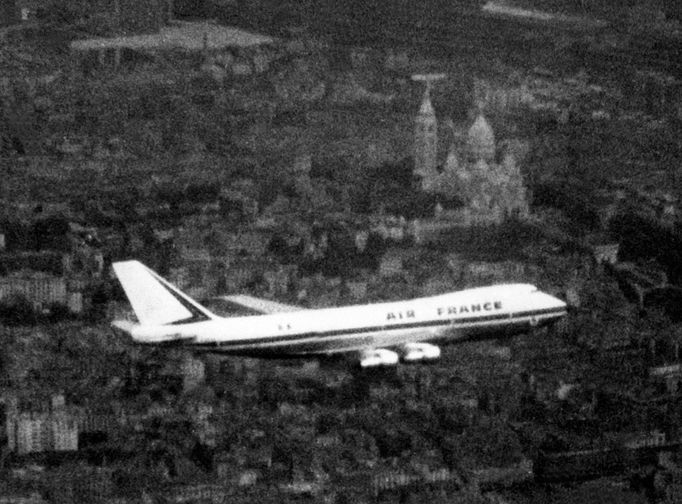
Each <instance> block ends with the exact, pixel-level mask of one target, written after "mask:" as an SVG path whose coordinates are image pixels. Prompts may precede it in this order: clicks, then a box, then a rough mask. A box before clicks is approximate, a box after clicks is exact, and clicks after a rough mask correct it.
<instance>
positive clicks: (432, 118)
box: [412, 74, 445, 190]
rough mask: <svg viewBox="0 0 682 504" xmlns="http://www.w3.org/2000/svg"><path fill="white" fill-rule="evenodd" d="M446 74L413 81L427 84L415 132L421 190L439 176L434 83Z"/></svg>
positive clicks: (416, 173) (414, 76)
mask: <svg viewBox="0 0 682 504" xmlns="http://www.w3.org/2000/svg"><path fill="white" fill-rule="evenodd" d="M443 77H445V74H417V75H413V76H412V80H414V81H420V82H425V83H426V89H425V90H424V97H423V98H422V104H421V106H420V107H419V113H418V114H417V117H416V119H415V130H414V175H416V176H418V177H420V178H421V188H422V189H423V190H426V189H428V188H429V187H430V186H431V184H432V183H434V181H435V179H436V177H437V176H438V171H437V169H436V167H437V155H438V121H437V119H436V112H435V111H434V109H433V105H432V104H431V87H432V86H433V82H434V81H436V80H439V79H442V78H443Z"/></svg>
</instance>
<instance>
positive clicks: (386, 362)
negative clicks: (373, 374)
mask: <svg viewBox="0 0 682 504" xmlns="http://www.w3.org/2000/svg"><path fill="white" fill-rule="evenodd" d="M398 360H399V357H398V354H397V353H395V352H391V351H390V350H386V349H385V348H378V349H376V350H367V351H365V352H363V353H362V357H361V358H360V367H362V368H367V367H377V366H395V365H396V364H398Z"/></svg>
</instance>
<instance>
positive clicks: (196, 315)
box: [150, 271, 211, 325]
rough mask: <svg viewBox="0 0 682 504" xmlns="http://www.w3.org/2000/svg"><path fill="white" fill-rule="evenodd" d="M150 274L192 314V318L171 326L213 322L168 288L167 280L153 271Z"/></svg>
mask: <svg viewBox="0 0 682 504" xmlns="http://www.w3.org/2000/svg"><path fill="white" fill-rule="evenodd" d="M150 273H152V275H153V276H155V277H157V280H159V284H161V286H162V287H163V288H164V289H166V290H167V291H168V293H169V294H170V295H171V296H173V297H174V298H175V299H177V300H178V302H179V303H180V304H181V305H182V306H184V307H185V309H187V311H189V312H190V313H191V314H192V315H191V316H189V317H187V318H184V319H180V320H176V321H175V322H171V323H170V325H179V324H191V323H192V322H204V321H206V320H211V319H210V318H209V317H208V315H206V314H205V313H203V312H202V311H201V310H199V309H198V308H197V307H196V306H194V305H193V304H191V303H188V302H187V300H186V299H184V298H183V297H182V296H180V295H178V293H177V292H175V291H174V290H173V289H171V288H170V287H168V285H166V283H165V280H163V278H161V277H159V276H158V275H156V274H155V273H154V272H153V271H150Z"/></svg>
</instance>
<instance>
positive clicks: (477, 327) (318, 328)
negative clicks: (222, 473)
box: [112, 260, 567, 368]
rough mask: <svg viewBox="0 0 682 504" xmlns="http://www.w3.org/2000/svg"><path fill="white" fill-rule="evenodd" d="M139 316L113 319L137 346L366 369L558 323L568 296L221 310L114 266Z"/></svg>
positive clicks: (256, 303) (472, 296) (126, 266)
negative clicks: (325, 361) (325, 360)
mask: <svg viewBox="0 0 682 504" xmlns="http://www.w3.org/2000/svg"><path fill="white" fill-rule="evenodd" d="M113 269H114V272H115V273H116V276H117V277H118V279H119V281H120V283H121V285H122V286H123V290H124V291H125V294H126V296H127V297H128V300H129V301H130V304H131V306H132V308H133V311H134V312H135V315H136V318H137V320H138V322H137V323H134V322H131V321H129V320H118V321H114V322H112V325H113V326H114V327H116V328H118V329H121V330H123V331H125V332H126V333H128V334H129V335H130V336H131V337H132V339H133V340H134V341H135V342H136V343H140V344H145V345H160V346H183V347H189V348H191V349H193V350H196V351H198V352H206V353H219V354H226V355H242V356H250V357H275V358H283V357H316V356H317V357H324V356H331V355H335V354H343V353H349V352H350V353H354V358H356V359H357V361H356V362H357V364H359V365H360V367H361V368H369V367H375V366H392V365H396V364H398V362H399V361H402V362H404V363H413V362H420V361H432V360H436V359H438V358H440V355H441V349H440V347H439V346H438V345H441V344H443V345H445V344H451V343H459V342H464V341H471V340H474V339H488V338H500V337H508V336H512V335H515V334H518V333H522V332H528V331H529V330H531V329H533V328H536V327H542V326H547V325H550V324H552V323H555V322H556V321H558V320H559V319H561V318H562V317H564V316H565V315H566V313H567V308H566V303H564V302H563V301H561V300H560V299H557V298H555V297H554V296H551V295H549V294H547V293H544V292H542V291H540V290H538V289H537V288H536V287H535V286H533V285H530V284H502V285H493V286H489V287H477V288H472V289H467V290H462V291H457V292H451V293H448V294H442V295H437V296H431V297H423V298H417V299H411V300H407V301H395V302H385V303H376V304H366V305H355V306H345V307H338V308H320V309H306V308H302V307H296V306H291V305H287V304H282V303H278V302H276V301H270V300H265V299H259V298H255V297H252V296H248V295H233V296H224V297H222V298H221V299H224V300H226V301H228V302H231V303H235V304H237V305H240V306H242V307H245V308H248V309H249V310H251V311H255V312H257V313H258V315H246V316H235V317H227V318H225V317H220V316H218V315H216V314H214V313H212V312H211V311H209V310H208V309H207V308H206V307H204V306H202V305H200V304H199V303H197V302H196V301H194V300H193V299H191V298H190V297H189V296H187V295H186V294H184V293H182V292H181V291H180V290H179V289H177V288H176V287H174V286H173V285H171V284H170V283H169V282H167V281H166V280H164V279H163V278H161V277H160V276H159V275H157V274H156V273H155V272H153V271H152V270H150V269H149V268H147V267H146V266H145V265H143V264H142V263H140V262H138V261H133V260H131V261H123V262H116V263H114V264H113Z"/></svg>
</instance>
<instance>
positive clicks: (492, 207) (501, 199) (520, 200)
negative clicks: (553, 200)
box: [414, 102, 528, 224]
mask: <svg viewBox="0 0 682 504" xmlns="http://www.w3.org/2000/svg"><path fill="white" fill-rule="evenodd" d="M428 105H429V106H430V102H429V104H428ZM422 108H424V105H423V104H422ZM431 110H432V107H431ZM427 111H428V110H427ZM421 116H422V113H421V111H420V117H421ZM434 117H435V115H434ZM418 123H419V119H418ZM459 138H460V137H458V136H457V135H454V139H453V141H452V144H451V145H450V148H449V150H448V156H447V159H446V160H445V163H444V165H443V170H442V171H441V172H440V173H438V171H437V170H435V169H434V170H431V169H424V164H423V162H422V163H421V164H420V163H418V162H417V161H418V159H417V158H415V172H414V174H415V176H418V177H421V180H422V184H421V186H422V189H423V190H424V191H426V192H428V193H431V194H434V195H435V196H436V198H437V199H438V200H439V201H443V202H452V201H459V202H461V203H463V204H464V207H463V208H459V209H452V210H449V211H441V212H440V215H441V216H448V215H450V216H453V217H456V216H458V215H460V214H461V215H465V216H466V220H467V221H468V222H469V223H471V224H476V223H500V222H502V221H503V220H504V219H505V218H507V217H509V216H520V217H523V216H526V215H528V202H527V199H526V188H525V186H524V184H523V177H522V176H521V171H520V170H519V167H518V164H517V162H516V159H515V158H514V156H513V154H512V152H511V151H510V150H507V151H506V152H504V153H502V154H503V155H502V162H501V163H497V162H496V160H497V158H498V152H497V150H498V149H497V144H496V141H495V133H494V131H493V129H492V127H491V126H490V124H489V123H488V121H487V120H486V118H485V117H484V115H483V114H482V113H480V112H479V114H478V115H477V117H476V119H475V120H474V122H473V124H472V125H471V126H470V127H469V129H468V131H467V133H466V135H464V138H462V140H459ZM418 141H419V136H418V138H417V142H418ZM434 152H435V149H434ZM440 208H442V206H441V207H440Z"/></svg>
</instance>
